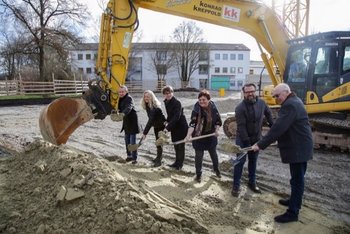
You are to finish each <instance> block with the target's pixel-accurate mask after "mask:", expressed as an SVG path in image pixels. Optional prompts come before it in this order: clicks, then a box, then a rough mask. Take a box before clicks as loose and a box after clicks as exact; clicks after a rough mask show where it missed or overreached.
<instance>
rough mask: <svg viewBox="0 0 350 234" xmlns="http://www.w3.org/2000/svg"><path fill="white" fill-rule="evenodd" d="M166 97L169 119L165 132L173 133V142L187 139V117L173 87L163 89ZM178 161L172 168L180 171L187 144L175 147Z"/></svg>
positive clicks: (176, 160)
mask: <svg viewBox="0 0 350 234" xmlns="http://www.w3.org/2000/svg"><path fill="white" fill-rule="evenodd" d="M162 93H163V95H164V98H165V99H164V103H165V109H166V113H167V119H166V124H165V129H164V132H168V131H169V132H170V133H171V140H172V141H173V142H174V141H179V140H183V139H185V137H186V133H187V129H188V125H187V121H186V117H185V115H184V114H183V108H182V105H181V102H180V101H179V100H178V99H177V98H176V97H175V96H174V90H173V88H172V87H171V86H165V87H164V88H163V89H162ZM174 149H175V155H176V159H175V162H174V163H173V164H171V165H169V166H170V167H173V168H175V169H177V170H180V169H181V168H182V166H183V163H184V159H185V143H182V144H178V145H174Z"/></svg>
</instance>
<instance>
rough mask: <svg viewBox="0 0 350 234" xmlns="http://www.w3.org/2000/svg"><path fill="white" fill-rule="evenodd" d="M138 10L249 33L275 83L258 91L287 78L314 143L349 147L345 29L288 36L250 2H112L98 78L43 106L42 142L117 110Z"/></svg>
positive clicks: (62, 139) (349, 51)
mask: <svg viewBox="0 0 350 234" xmlns="http://www.w3.org/2000/svg"><path fill="white" fill-rule="evenodd" d="M139 8H145V9H149V10H153V11H158V12H162V13H167V14H171V15H177V16H182V17H186V18H189V19H194V20H199V21H203V22H207V23H211V24H215V25H220V26H224V27H228V28H233V29H238V30H241V31H244V32H246V33H248V34H249V35H251V36H252V37H254V38H255V39H256V41H257V43H258V45H259V48H260V50H261V56H262V60H263V62H264V64H265V67H266V69H267V71H268V73H269V76H270V78H271V81H272V84H273V85H272V86H270V87H266V88H265V89H264V90H263V98H264V99H265V101H266V102H267V103H268V104H269V105H271V106H273V105H275V102H274V100H273V98H272V97H271V90H272V88H273V86H275V85H277V84H279V83H281V82H285V83H288V84H289V85H290V87H291V89H292V90H293V91H294V92H296V94H297V95H298V96H299V97H300V98H301V99H302V100H303V101H304V104H305V107H306V109H307V111H308V113H309V114H310V120H311V122H312V125H313V128H314V130H315V132H314V133H315V134H316V135H314V140H315V142H316V143H319V144H324V145H331V146H337V147H340V148H342V149H349V147H350V123H349V122H350V121H349V113H350V32H328V33H319V34H315V35H311V36H307V37H303V38H298V39H293V40H290V38H289V37H288V34H287V31H286V29H285V27H284V26H283V24H282V22H281V21H280V19H279V17H278V16H277V15H276V13H275V12H274V11H273V10H272V9H270V8H269V7H267V6H266V5H264V4H263V3H261V2H257V1H248V0H210V1H209V0H110V1H109V2H108V5H107V8H106V10H105V12H104V13H103V14H102V21H101V31H100V42H99V49H98V57H97V63H96V71H97V75H98V79H96V80H94V81H91V82H90V83H89V89H88V90H87V91H86V92H85V93H84V94H83V96H82V98H76V99H74V98H60V99H57V100H55V101H53V102H52V103H50V104H49V105H48V106H46V107H45V108H44V109H43V110H42V112H41V114H40V119H39V126H40V130H41V133H42V135H43V138H44V139H45V140H48V141H50V142H51V143H54V144H56V145H60V144H65V143H66V142H67V140H68V138H69V136H70V135H71V134H72V133H73V132H74V130H75V129H76V128H77V127H79V126H80V125H82V124H83V123H85V122H87V121H89V120H91V119H93V118H95V119H104V118H105V117H106V116H107V115H114V114H115V110H116V109H117V106H118V98H119V97H118V88H119V87H120V86H121V85H123V84H124V83H125V77H126V74H127V68H128V55H129V51H130V49H131V46H132V43H131V40H132V37H133V32H134V31H135V30H136V29H137V26H138V23H139V21H138V9H139ZM232 124H234V118H229V119H227V120H226V121H225V124H224V125H225V126H226V127H225V128H224V131H225V134H226V135H227V136H229V137H230V136H232V134H233V132H232V129H233V128H232V127H230V126H231V125H232ZM321 130H322V131H321ZM317 134H318V135H317Z"/></svg>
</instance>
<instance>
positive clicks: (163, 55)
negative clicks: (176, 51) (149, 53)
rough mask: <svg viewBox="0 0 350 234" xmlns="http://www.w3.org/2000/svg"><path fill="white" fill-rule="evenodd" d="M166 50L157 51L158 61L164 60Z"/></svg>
mask: <svg viewBox="0 0 350 234" xmlns="http://www.w3.org/2000/svg"><path fill="white" fill-rule="evenodd" d="M166 53H167V52H166V51H157V52H156V57H157V60H158V61H166Z"/></svg>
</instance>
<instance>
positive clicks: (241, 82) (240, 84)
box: [237, 80, 243, 88]
mask: <svg viewBox="0 0 350 234" xmlns="http://www.w3.org/2000/svg"><path fill="white" fill-rule="evenodd" d="M237 86H238V88H241V87H242V86H243V80H237Z"/></svg>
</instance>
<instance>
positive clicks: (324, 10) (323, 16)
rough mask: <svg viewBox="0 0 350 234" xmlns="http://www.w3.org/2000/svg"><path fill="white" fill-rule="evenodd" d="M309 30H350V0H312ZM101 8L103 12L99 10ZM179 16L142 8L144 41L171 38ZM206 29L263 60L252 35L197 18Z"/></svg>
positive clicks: (214, 38) (210, 37) (208, 36)
mask: <svg viewBox="0 0 350 234" xmlns="http://www.w3.org/2000/svg"><path fill="white" fill-rule="evenodd" d="M96 1H97V0H87V1H86V2H88V3H90V4H89V5H90V8H91V9H92V11H93V12H94V13H96V15H100V14H101V12H102V10H100V9H98V7H96ZM266 1H267V2H268V3H269V2H271V1H270V0H266ZM276 1H278V0H276ZM310 2H311V3H310V5H311V7H310V25H309V32H310V33H315V32H325V31H334V30H349V31H350V13H349V6H350V1H349V0H310ZM98 11H100V12H98ZM183 20H188V19H186V18H181V17H177V16H172V15H167V14H162V13H157V12H153V11H150V10H145V9H139V21H140V26H139V30H141V31H142V39H141V42H154V41H160V40H163V41H168V40H169V38H170V36H171V35H172V33H173V31H174V29H175V28H176V27H177V26H178V25H179V24H180V23H181V22H182V21H183ZM196 24H197V26H199V27H200V28H202V29H203V33H204V38H205V40H206V41H207V42H211V43H243V44H244V45H246V46H247V47H248V48H250V49H251V59H252V60H261V58H260V52H259V49H258V47H257V44H256V41H255V39H254V38H253V37H251V36H250V35H248V34H246V33H244V32H242V31H239V30H234V29H229V28H225V27H221V26H217V25H212V24H208V23H203V22H199V21H196Z"/></svg>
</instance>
